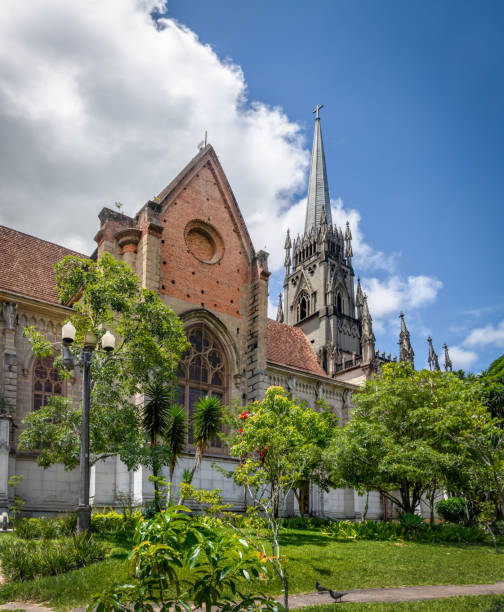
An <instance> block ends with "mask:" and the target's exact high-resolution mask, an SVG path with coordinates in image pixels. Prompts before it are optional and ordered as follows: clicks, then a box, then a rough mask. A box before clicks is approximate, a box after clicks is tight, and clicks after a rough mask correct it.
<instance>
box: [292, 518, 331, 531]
mask: <svg viewBox="0 0 504 612" xmlns="http://www.w3.org/2000/svg"><path fill="white" fill-rule="evenodd" d="M332 522H333V521H331V519H325V518H321V517H318V516H296V517H293V518H284V519H282V527H284V528H285V529H318V528H320V527H325V526H326V525H330V524H331V523H332Z"/></svg>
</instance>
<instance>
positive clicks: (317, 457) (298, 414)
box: [231, 387, 336, 608]
mask: <svg viewBox="0 0 504 612" xmlns="http://www.w3.org/2000/svg"><path fill="white" fill-rule="evenodd" d="M239 420H240V421H241V426H240V427H239V428H238V430H237V431H236V435H235V438H234V444H233V445H232V447H231V454H232V455H234V456H236V457H238V458H239V459H240V464H239V465H238V467H237V468H236V470H235V471H234V472H233V473H232V477H233V479H234V481H235V482H236V483H237V484H239V485H240V486H244V487H245V488H246V489H247V491H248V494H249V496H250V498H251V499H252V500H253V503H254V505H255V506H256V507H258V508H259V509H260V510H261V511H262V512H263V513H264V515H265V517H266V519H267V521H268V525H269V530H270V540H271V547H272V558H271V561H272V563H273V564H274V567H275V569H276V571H277V573H278V575H279V576H280V578H281V580H282V583H283V586H284V605H285V607H286V608H288V594H289V584H288V579H287V574H286V571H285V561H284V559H283V558H282V556H281V554H280V543H279V539H278V531H279V527H280V519H279V513H280V512H279V510H280V505H281V503H282V502H285V500H286V498H287V496H288V494H289V493H290V492H291V491H292V490H293V489H295V488H296V487H298V486H299V485H300V483H301V482H303V481H305V480H315V481H317V482H320V483H322V482H323V479H322V474H323V473H324V471H325V470H324V467H323V453H322V452H321V449H324V448H325V447H327V446H328V444H329V441H330V440H331V438H332V436H333V435H334V432H335V429H336V419H335V417H334V415H333V414H331V413H329V412H328V411H324V412H323V413H318V412H317V411H315V410H313V409H312V408H309V407H308V406H306V405H305V404H304V403H299V402H297V401H295V400H291V399H290V398H289V397H288V396H287V394H286V392H285V391H284V389H283V388H282V387H270V388H269V389H268V390H267V392H266V396H265V398H264V400H262V401H261V402H256V403H254V404H252V405H250V406H248V407H247V409H246V410H244V411H243V412H242V413H241V415H240V416H239ZM325 482H326V484H327V481H325Z"/></svg>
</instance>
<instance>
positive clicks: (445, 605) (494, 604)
mask: <svg viewBox="0 0 504 612" xmlns="http://www.w3.org/2000/svg"><path fill="white" fill-rule="evenodd" d="M344 610H347V612H350V611H352V612H464V611H465V610H471V611H473V610H475V611H478V610H480V611H481V612H483V611H484V612H504V596H503V595H478V596H475V597H450V598H447V599H430V600H427V601H408V602H400V603H391V602H386V603H367V604H359V603H348V604H338V606H337V608H335V607H334V604H328V605H325V606H309V607H306V608H298V611H299V612H338V611H341V612H343V611H344Z"/></svg>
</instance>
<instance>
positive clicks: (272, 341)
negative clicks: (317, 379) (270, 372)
mask: <svg viewBox="0 0 504 612" xmlns="http://www.w3.org/2000/svg"><path fill="white" fill-rule="evenodd" d="M267 343H268V344H267V353H266V359H267V361H269V362H271V363H276V364H278V365H283V366H288V367H290V368H296V369H297V370H302V371H303V372H309V373H311V374H317V375H318V376H324V377H327V374H326V373H325V372H324V370H323V368H322V366H321V365H320V364H319V362H318V361H317V358H316V357H315V353H314V352H313V349H312V347H311V344H310V341H309V340H308V338H307V337H306V336H305V334H304V332H303V331H302V330H301V329H300V328H299V327H291V326H290V325H285V324H284V323H278V322H277V321H273V319H268V340H267Z"/></svg>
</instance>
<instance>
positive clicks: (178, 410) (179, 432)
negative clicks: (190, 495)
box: [163, 404, 187, 505]
mask: <svg viewBox="0 0 504 612" xmlns="http://www.w3.org/2000/svg"><path fill="white" fill-rule="evenodd" d="M169 413H170V414H169V416H170V421H169V423H168V425H167V427H166V430H165V432H164V435H163V440H164V442H165V444H166V445H167V446H169V447H170V485H171V486H170V487H169V488H168V494H167V505H170V500H171V489H172V486H173V473H174V472H175V467H176V466H177V461H178V459H179V457H180V456H181V455H182V453H183V452H184V450H185V439H186V433H187V418H186V415H185V412H184V407H183V406H180V405H178V404H173V405H172V406H171V407H170V411H169Z"/></svg>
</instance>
